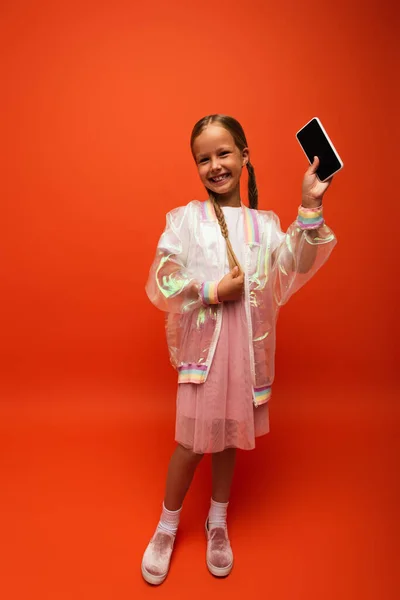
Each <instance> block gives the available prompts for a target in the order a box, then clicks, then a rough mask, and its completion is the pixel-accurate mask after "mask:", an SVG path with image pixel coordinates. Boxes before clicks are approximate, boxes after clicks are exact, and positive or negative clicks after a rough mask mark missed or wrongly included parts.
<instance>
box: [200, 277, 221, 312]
mask: <svg viewBox="0 0 400 600" xmlns="http://www.w3.org/2000/svg"><path fill="white" fill-rule="evenodd" d="M218 283H219V282H218V281H205V282H204V283H202V284H201V286H200V296H201V300H202V302H203V304H204V305H205V306H208V305H209V304H220V301H219V298H218Z"/></svg>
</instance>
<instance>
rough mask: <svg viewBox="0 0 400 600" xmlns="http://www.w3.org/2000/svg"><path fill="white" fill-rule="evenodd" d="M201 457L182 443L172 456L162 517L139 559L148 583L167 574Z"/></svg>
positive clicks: (160, 579) (162, 578)
mask: <svg viewBox="0 0 400 600" xmlns="http://www.w3.org/2000/svg"><path fill="white" fill-rule="evenodd" d="M202 458H203V455H202V454H195V453H194V452H192V451H191V450H188V449H186V448H184V447H183V446H181V445H178V446H177V447H176V449H175V452H174V453H173V455H172V457H171V460H170V463H169V467H168V476H167V485H166V491H165V499H164V504H163V510H162V513H161V518H160V521H159V523H158V526H157V529H156V531H155V533H154V535H153V537H152V539H151V540H150V543H149V545H148V546H147V548H146V551H145V553H144V556H143V561H142V575H143V577H144V579H145V580H146V581H147V582H148V583H152V584H153V585H159V584H160V583H162V582H163V581H164V579H165V578H166V576H167V575H168V570H169V564H170V561H171V555H172V550H173V548H174V542H175V535H176V532H177V530H178V525H179V518H180V512H181V507H182V503H183V500H184V498H185V496H186V493H187V491H188V489H189V487H190V484H191V482H192V479H193V475H194V472H195V470H196V467H197V465H198V464H199V462H200V461H201V459H202Z"/></svg>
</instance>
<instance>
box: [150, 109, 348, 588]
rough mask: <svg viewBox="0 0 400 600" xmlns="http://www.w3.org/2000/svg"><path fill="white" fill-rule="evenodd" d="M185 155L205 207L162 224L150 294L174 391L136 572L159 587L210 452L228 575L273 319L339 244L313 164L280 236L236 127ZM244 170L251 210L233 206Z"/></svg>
mask: <svg viewBox="0 0 400 600" xmlns="http://www.w3.org/2000/svg"><path fill="white" fill-rule="evenodd" d="M191 149H192V154H193V157H194V159H195V162H196V165H197V169H198V172H199V175H200V179H201V181H202V183H203V184H204V186H205V187H206V190H207V193H208V196H209V197H208V199H207V200H206V201H205V202H198V201H193V202H190V203H189V204H188V205H187V206H185V207H182V208H177V209H175V210H173V211H171V212H170V213H168V215H167V225H166V229H165V231H164V233H163V235H162V236H161V239H160V241H159V243H158V248H157V254H156V258H155V260H154V262H153V265H152V267H151V270H150V276H149V280H148V283H147V286H146V291H147V294H148V296H149V298H150V300H151V301H152V302H153V304H155V306H157V307H158V308H160V309H161V310H164V311H166V313H167V341H168V346H169V352H170V358H171V362H172V364H173V365H174V366H175V368H176V369H177V371H178V384H179V385H178V395H177V417H176V436H175V437H176V441H177V443H178V445H177V447H176V449H175V452H174V453H173V455H172V458H171V461H170V464H169V469H168V476H167V484H166V493H165V498H164V503H163V507H162V514H161V518H160V522H159V524H158V526H157V529H156V531H155V533H154V535H153V537H152V539H151V541H150V543H149V545H148V547H147V549H146V551H145V553H144V556H143V561H142V574H143V577H144V579H145V580H146V581H147V582H149V583H151V584H154V585H158V584H160V583H162V582H163V581H164V579H165V578H166V576H167V574H168V569H169V564H170V559H171V554H172V550H173V546H174V540H175V535H176V532H177V529H178V524H179V517H180V513H181V509H182V503H183V500H184V498H185V495H186V492H187V491H188V489H189V486H190V483H191V481H192V478H193V475H194V472H195V469H196V467H197V465H198V464H199V462H200V460H201V458H202V456H203V454H204V453H212V498H211V507H210V511H209V513H208V517H207V520H206V537H207V550H206V561H207V567H208V569H209V570H210V572H211V573H212V574H213V575H215V576H217V577H221V576H226V575H228V574H229V573H230V571H231V569H232V566H233V554H232V549H231V545H230V542H229V537H228V530H227V525H226V514H227V507H228V501H229V494H230V489H231V483H232V477H233V471H234V464H235V455H236V449H237V448H241V449H246V450H249V449H252V448H254V446H255V438H256V437H258V436H261V435H264V434H266V433H268V431H269V418H268V400H269V398H270V396H271V385H272V382H273V379H274V353H275V324H276V320H277V316H278V311H279V308H280V307H281V306H282V305H283V304H285V303H286V302H287V300H288V299H289V297H290V296H291V295H292V294H293V293H294V292H295V291H296V290H298V289H299V288H300V287H301V286H302V285H303V284H304V283H305V282H306V281H307V280H308V279H310V278H311V277H312V275H313V274H314V273H315V272H316V271H317V270H318V269H319V268H320V267H321V265H322V264H323V263H324V262H325V261H326V260H327V258H328V256H329V255H330V253H331V252H332V249H333V247H334V246H335V244H336V238H335V236H334V234H333V233H332V231H331V230H330V229H329V228H328V227H327V226H326V225H325V224H324V219H323V215H322V198H323V195H324V193H325V191H326V190H327V188H328V187H329V185H330V183H331V182H330V181H328V182H325V183H321V182H320V181H319V180H318V179H317V177H316V174H315V173H316V170H317V168H318V165H319V160H318V158H317V157H315V159H314V162H313V164H312V165H311V166H310V167H309V169H308V170H307V172H306V174H305V176H304V179H303V186H302V203H301V206H300V208H299V210H298V216H297V219H296V221H295V222H294V223H293V224H292V225H291V226H290V227H289V229H288V231H287V233H286V234H284V233H282V231H281V229H280V224H279V220H278V217H277V216H276V215H275V214H274V213H273V212H271V211H258V210H257V205H258V192H257V185H256V178H255V174H254V168H253V166H252V164H251V162H250V156H249V150H248V147H247V141H246V137H245V134H244V132H243V129H242V127H241V125H240V124H239V123H238V122H237V121H236V120H235V119H233V118H232V117H228V116H224V115H211V116H208V117H204V118H203V119H201V120H200V121H199V122H198V123H196V125H195V127H194V129H193V132H192V136H191ZM243 167H246V168H247V171H248V196H249V205H250V208H247V207H246V206H245V205H244V204H242V202H241V198H240V178H241V175H242V169H243Z"/></svg>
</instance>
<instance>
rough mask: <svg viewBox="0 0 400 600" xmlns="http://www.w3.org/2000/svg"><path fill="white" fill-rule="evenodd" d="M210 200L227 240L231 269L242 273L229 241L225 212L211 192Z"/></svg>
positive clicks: (223, 235)
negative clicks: (236, 269) (236, 268)
mask: <svg viewBox="0 0 400 600" xmlns="http://www.w3.org/2000/svg"><path fill="white" fill-rule="evenodd" d="M210 199H211V201H212V203H213V206H214V210H215V214H216V217H217V219H218V223H219V226H220V229H221V233H222V237H223V238H225V241H226V251H227V254H228V262H229V268H230V269H233V268H234V267H239V272H240V273H242V267H241V266H240V263H239V261H238V259H237V258H236V254H235V253H234V251H233V248H232V244H231V241H230V239H229V232H228V226H227V224H226V221H225V216H224V212H223V210H222V208H221V207H220V205H219V203H218V201H217V200H216V198H215V196H214V194H212V193H211V192H210Z"/></svg>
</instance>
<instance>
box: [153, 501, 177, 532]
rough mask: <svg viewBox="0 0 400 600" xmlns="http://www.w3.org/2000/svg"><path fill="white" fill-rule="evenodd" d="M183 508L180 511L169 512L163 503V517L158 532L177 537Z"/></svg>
mask: <svg viewBox="0 0 400 600" xmlns="http://www.w3.org/2000/svg"><path fill="white" fill-rule="evenodd" d="M181 511H182V507H181V508H179V509H178V510H168V509H167V508H166V507H165V504H164V503H163V506H162V512H161V517H160V520H159V522H158V525H157V530H156V531H157V532H158V531H161V532H163V533H168V534H170V535H173V536H174V537H175V535H176V532H177V531H178V527H179V521H180V517H181Z"/></svg>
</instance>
